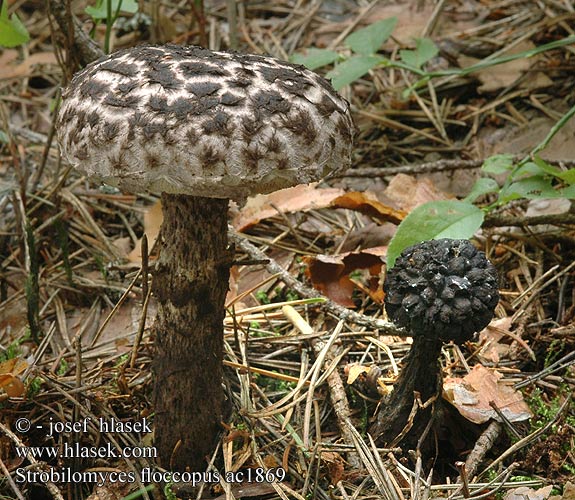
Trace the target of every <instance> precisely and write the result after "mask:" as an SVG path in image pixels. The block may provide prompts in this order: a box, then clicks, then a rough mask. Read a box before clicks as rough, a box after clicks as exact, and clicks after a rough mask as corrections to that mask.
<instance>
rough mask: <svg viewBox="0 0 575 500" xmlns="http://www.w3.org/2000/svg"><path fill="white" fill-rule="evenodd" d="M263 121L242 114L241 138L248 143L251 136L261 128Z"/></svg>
mask: <svg viewBox="0 0 575 500" xmlns="http://www.w3.org/2000/svg"><path fill="white" fill-rule="evenodd" d="M262 127H263V123H262V122H261V121H260V120H255V119H252V118H248V117H247V116H244V117H243V118H242V120H241V134H242V138H243V139H244V140H245V141H246V143H248V144H249V142H250V141H251V140H252V139H253V137H254V136H255V135H256V134H257V133H258V132H259V131H260V130H261V128H262Z"/></svg>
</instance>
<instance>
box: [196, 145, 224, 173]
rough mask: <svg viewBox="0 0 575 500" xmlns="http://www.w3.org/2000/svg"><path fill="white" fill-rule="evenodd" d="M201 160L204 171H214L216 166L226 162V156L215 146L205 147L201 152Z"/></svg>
mask: <svg viewBox="0 0 575 500" xmlns="http://www.w3.org/2000/svg"><path fill="white" fill-rule="evenodd" d="M199 159H200V162H201V164H202V167H203V168H204V169H206V170H207V171H212V170H213V169H214V167H215V166H216V164H218V163H220V162H222V161H223V160H224V155H223V154H222V152H221V151H218V150H216V149H215V148H214V147H213V146H205V147H203V148H202V150H201V151H200V154H199Z"/></svg>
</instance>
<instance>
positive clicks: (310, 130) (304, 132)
mask: <svg viewBox="0 0 575 500" xmlns="http://www.w3.org/2000/svg"><path fill="white" fill-rule="evenodd" d="M283 123H284V126H285V128H287V129H288V130H289V131H290V132H292V133H293V134H294V135H296V136H298V137H301V138H302V139H303V141H304V143H305V144H307V145H310V144H311V143H313V142H314V141H315V139H316V137H317V135H318V131H317V129H316V127H315V125H314V123H313V120H312V118H311V116H310V114H309V113H308V112H307V111H306V110H304V109H298V110H297V111H296V112H295V113H293V114H290V115H289V116H287V117H286V118H284V121H283Z"/></svg>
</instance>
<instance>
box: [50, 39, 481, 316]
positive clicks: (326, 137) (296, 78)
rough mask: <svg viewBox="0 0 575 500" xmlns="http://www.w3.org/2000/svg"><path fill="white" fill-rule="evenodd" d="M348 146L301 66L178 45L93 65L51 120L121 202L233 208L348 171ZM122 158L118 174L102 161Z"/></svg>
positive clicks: (340, 107)
mask: <svg viewBox="0 0 575 500" xmlns="http://www.w3.org/2000/svg"><path fill="white" fill-rule="evenodd" d="M118 124H119V125H118ZM353 134H354V127H353V124H352V120H351V116H350V112H349V105H348V104H347V102H346V101H345V100H344V99H342V98H341V97H340V96H339V95H338V94H337V93H336V92H335V91H334V90H333V89H332V88H331V86H330V85H329V83H327V81H326V80H324V79H323V78H321V77H320V76H318V75H316V74H315V73H313V72H311V71H309V70H307V69H305V68H303V67H302V66H296V65H293V64H290V63H287V62H283V61H279V60H277V59H273V58H271V57H266V56H254V55H245V54H238V53H227V52H212V51H209V50H206V49H202V48H199V47H190V46H177V45H164V46H157V47H153V46H139V47H134V48H131V49H124V50H120V51H118V52H116V53H114V54H112V55H110V56H106V57H105V58H102V59H100V60H99V61H95V62H94V63H91V64H89V65H88V66H87V67H86V68H84V69H83V70H82V71H80V72H79V73H78V74H77V75H75V76H74V78H73V79H72V82H71V83H70V85H69V87H68V88H67V89H66V90H65V91H64V92H63V100H62V106H61V109H60V112H59V117H58V137H59V142H60V144H61V145H62V153H63V155H64V156H65V157H67V158H68V159H69V160H70V162H71V163H73V164H74V166H76V167H77V168H78V169H79V170H82V171H83V172H84V173H86V174H87V175H89V176H94V177H97V178H98V179H99V180H102V181H104V182H109V183H112V184H116V185H118V186H119V187H120V188H122V189H125V190H128V191H146V190H149V191H153V192H170V193H188V194H191V193H194V192H195V193H198V194H200V195H202V196H203V195H206V193H209V195H211V196H215V197H222V198H226V197H229V198H236V199H241V198H245V197H246V196H248V195H250V194H255V193H258V192H270V191H272V190H274V189H281V188H285V187H289V186H291V185H295V184H298V183H302V182H311V181H314V180H318V179H320V178H322V177H324V176H325V175H326V174H327V173H329V172H330V171H340V170H342V169H344V168H346V167H347V166H348V165H349V163H350V159H351V149H352V146H351V140H352V137H353ZM119 150H120V151H123V152H124V161H123V162H122V165H123V166H122V167H121V168H120V167H118V165H117V164H116V165H115V166H112V161H113V159H112V158H110V154H111V152H117V151H119ZM79 155H82V156H83V157H84V158H87V160H86V161H80V159H79ZM150 155H151V156H150ZM152 157H153V158H154V159H152ZM150 162H152V163H153V168H154V175H151V176H148V175H146V169H148V168H151V167H150V165H148V163H150ZM208 168H209V171H208ZM204 169H205V170H206V174H205V175H204ZM276 169H279V170H281V175H277V176H276V175H274V171H275V170H276ZM462 305H465V304H462V303H459V302H458V307H459V308H461V307H462ZM471 306H472V307H473V302H472V303H471Z"/></svg>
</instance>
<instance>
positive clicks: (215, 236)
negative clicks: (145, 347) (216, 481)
mask: <svg viewBox="0 0 575 500" xmlns="http://www.w3.org/2000/svg"><path fill="white" fill-rule="evenodd" d="M162 210H163V213H164V222H163V224H162V228H161V239H162V241H161V250H160V256H159V258H158V262H157V266H156V272H155V275H154V281H153V291H154V294H155V295H156V297H157V299H158V315H157V319H156V322H155V325H154V333H155V336H156V343H155V349H156V352H155V355H154V362H153V376H154V387H155V390H154V403H155V420H154V422H155V446H156V448H157V449H158V454H159V459H160V463H161V465H162V466H163V467H165V468H169V469H172V470H184V469H186V468H187V469H188V470H190V471H201V470H204V469H205V466H206V457H207V456H209V455H210V454H211V453H212V451H213V449H214V445H215V442H216V438H217V435H218V432H219V430H220V422H221V417H222V404H223V398H224V393H223V389H222V370H223V368H222V353H223V320H224V315H225V310H224V301H225V297H226V292H227V290H228V278H229V266H230V263H231V260H232V252H231V251H230V249H229V248H228V243H227V213H228V200H225V199H213V198H202V197H192V196H187V195H170V194H165V193H164V194H163V195H162Z"/></svg>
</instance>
